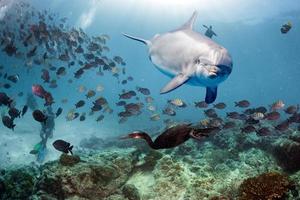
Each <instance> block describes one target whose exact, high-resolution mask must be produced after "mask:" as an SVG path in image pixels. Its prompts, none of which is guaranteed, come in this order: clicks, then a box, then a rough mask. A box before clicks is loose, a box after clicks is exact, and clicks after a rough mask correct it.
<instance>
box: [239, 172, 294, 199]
mask: <svg viewBox="0 0 300 200" xmlns="http://www.w3.org/2000/svg"><path fill="white" fill-rule="evenodd" d="M291 185H292V184H291V183H290V181H289V180H288V178H287V177H286V176H284V175H282V174H280V173H277V172H269V173H264V174H261V175H259V176H257V177H253V178H248V179H246V180H245V181H244V182H243V183H242V184H241V186H240V188H239V196H238V199H239V200H257V199H266V200H267V199H270V200H272V199H284V198H285V197H286V195H287V193H288V191H289V190H290V187H291Z"/></svg>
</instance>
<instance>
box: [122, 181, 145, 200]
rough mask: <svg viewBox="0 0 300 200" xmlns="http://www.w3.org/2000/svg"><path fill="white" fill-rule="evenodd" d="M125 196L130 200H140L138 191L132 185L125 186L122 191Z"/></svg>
mask: <svg viewBox="0 0 300 200" xmlns="http://www.w3.org/2000/svg"><path fill="white" fill-rule="evenodd" d="M122 192H123V195H124V196H125V197H126V198H128V199H129V200H140V199H141V198H140V195H139V191H138V189H137V188H136V187H135V186H134V185H132V184H126V185H124V187H123V189H122Z"/></svg>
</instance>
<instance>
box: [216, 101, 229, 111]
mask: <svg viewBox="0 0 300 200" xmlns="http://www.w3.org/2000/svg"><path fill="white" fill-rule="evenodd" d="M214 108H217V109H220V110H222V109H224V108H226V104H225V103H223V102H221V103H217V104H215V105H214Z"/></svg>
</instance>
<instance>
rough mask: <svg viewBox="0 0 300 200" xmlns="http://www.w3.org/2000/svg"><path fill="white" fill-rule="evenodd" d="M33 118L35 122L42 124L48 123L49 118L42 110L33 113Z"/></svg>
mask: <svg viewBox="0 0 300 200" xmlns="http://www.w3.org/2000/svg"><path fill="white" fill-rule="evenodd" d="M32 116H33V118H34V119H35V121H38V122H41V123H46V120H47V118H48V117H47V116H46V115H45V114H44V113H43V112H42V111H40V110H35V111H33V113H32Z"/></svg>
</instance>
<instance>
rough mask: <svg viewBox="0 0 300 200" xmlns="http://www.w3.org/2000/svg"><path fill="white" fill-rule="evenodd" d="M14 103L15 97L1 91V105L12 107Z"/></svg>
mask: <svg viewBox="0 0 300 200" xmlns="http://www.w3.org/2000/svg"><path fill="white" fill-rule="evenodd" d="M12 103H13V99H11V98H10V97H9V96H7V95H6V93H4V92H0V106H2V105H5V106H7V107H11V104H12Z"/></svg>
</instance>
